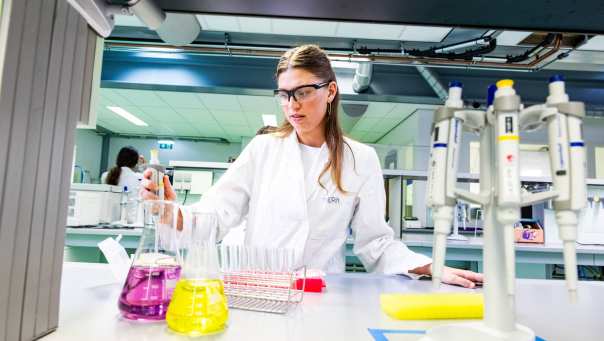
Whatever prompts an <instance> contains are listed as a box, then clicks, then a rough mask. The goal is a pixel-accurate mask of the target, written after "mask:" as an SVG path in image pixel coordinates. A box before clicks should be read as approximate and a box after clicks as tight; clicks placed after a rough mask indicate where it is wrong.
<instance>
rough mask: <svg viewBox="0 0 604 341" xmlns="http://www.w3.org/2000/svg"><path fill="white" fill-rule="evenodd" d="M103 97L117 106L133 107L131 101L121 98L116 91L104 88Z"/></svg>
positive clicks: (102, 90)
mask: <svg viewBox="0 0 604 341" xmlns="http://www.w3.org/2000/svg"><path fill="white" fill-rule="evenodd" d="M101 96H103V97H104V98H106V99H107V100H108V101H110V102H111V103H113V104H115V105H117V106H127V105H132V103H131V102H130V101H128V100H127V99H126V98H124V97H123V96H121V95H120V94H119V93H118V92H116V91H114V90H113V89H107V88H102V89H101Z"/></svg>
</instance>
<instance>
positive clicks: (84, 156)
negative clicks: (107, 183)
mask: <svg viewBox="0 0 604 341" xmlns="http://www.w3.org/2000/svg"><path fill="white" fill-rule="evenodd" d="M102 149H103V137H102V136H101V135H98V134H97V133H96V131H94V130H91V129H78V130H77V131H76V160H75V165H76V169H75V170H74V181H76V182H86V183H98V182H99V179H100V174H99V170H100V168H101V152H102ZM78 179H82V181H77V180H78Z"/></svg>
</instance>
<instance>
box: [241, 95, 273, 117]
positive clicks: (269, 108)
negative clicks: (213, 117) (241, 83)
mask: <svg viewBox="0 0 604 341" xmlns="http://www.w3.org/2000/svg"><path fill="white" fill-rule="evenodd" d="M237 99H238V100H239V104H240V105H241V110H243V111H251V112H263V113H265V114H274V113H275V110H276V108H277V107H276V106H275V98H274V97H273V96H237Z"/></svg>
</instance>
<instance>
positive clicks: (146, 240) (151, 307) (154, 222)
mask: <svg viewBox="0 0 604 341" xmlns="http://www.w3.org/2000/svg"><path fill="white" fill-rule="evenodd" d="M143 205H144V223H145V224H144V227H143V233H142V235H141V239H140V242H139V246H138V248H137V250H136V254H135V255H134V259H133V261H132V265H131V267H130V271H129V272H128V277H127V278H126V282H125V283H124V287H123V289H122V292H121V295H120V298H119V302H118V306H119V310H120V312H121V314H122V316H123V317H125V318H127V319H130V320H143V321H145V320H147V321H156V320H164V319H165V318H166V312H167V310H168V305H169V304H170V299H171V297H172V293H173V292H174V288H175V287H176V282H178V279H179V278H180V270H181V267H180V264H179V261H178V259H177V250H178V245H179V242H180V238H181V237H182V236H181V232H180V231H178V230H177V229H176V216H177V213H178V204H176V203H174V202H170V201H161V200H151V201H145V202H144V204H143Z"/></svg>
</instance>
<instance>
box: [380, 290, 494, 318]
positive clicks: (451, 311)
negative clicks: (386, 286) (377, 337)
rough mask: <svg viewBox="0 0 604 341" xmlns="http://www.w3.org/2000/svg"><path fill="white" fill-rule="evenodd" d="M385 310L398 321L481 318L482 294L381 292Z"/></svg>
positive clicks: (482, 307) (381, 300)
mask: <svg viewBox="0 0 604 341" xmlns="http://www.w3.org/2000/svg"><path fill="white" fill-rule="evenodd" d="M380 304H381V306H382V310H383V311H384V312H385V313H386V314H387V315H388V316H390V317H392V318H394V319H397V320H432V319H480V318H482V316H483V309H484V298H483V296H482V294H470V293H433V294H382V295H381V296H380Z"/></svg>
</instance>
